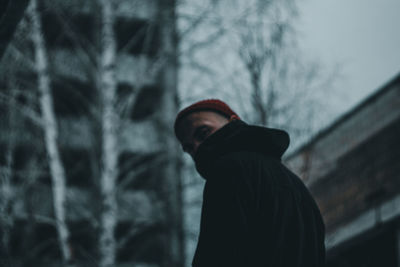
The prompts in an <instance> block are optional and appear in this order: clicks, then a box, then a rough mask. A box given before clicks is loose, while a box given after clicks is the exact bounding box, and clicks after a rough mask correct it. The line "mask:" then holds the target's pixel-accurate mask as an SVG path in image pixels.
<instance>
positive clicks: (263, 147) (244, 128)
mask: <svg viewBox="0 0 400 267" xmlns="http://www.w3.org/2000/svg"><path fill="white" fill-rule="evenodd" d="M288 146H289V135H288V134H287V133H286V132H285V131H282V130H278V129H271V128H266V127H260V126H253V125H248V124H247V123H245V122H243V121H241V120H234V121H232V122H230V123H228V124H226V125H225V126H224V127H222V128H221V129H219V130H218V131H216V132H215V133H214V134H212V135H211V136H210V137H208V138H207V139H206V140H205V141H204V142H203V143H202V144H201V145H200V146H199V148H198V150H197V153H196V155H195V157H194V161H195V163H196V169H197V171H198V172H199V173H200V174H201V176H203V178H205V179H206V178H207V177H206V176H208V175H207V173H208V171H209V170H210V169H212V168H213V163H214V162H215V161H216V160H217V159H218V158H220V157H221V156H224V155H226V154H229V153H234V152H240V151H247V152H258V153H260V154H263V155H266V156H270V157H274V158H276V159H279V160H280V159H281V157H282V155H283V153H285V151H286V149H287V148H288Z"/></svg>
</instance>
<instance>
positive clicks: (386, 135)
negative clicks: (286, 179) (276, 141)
mask: <svg viewBox="0 0 400 267" xmlns="http://www.w3.org/2000/svg"><path fill="white" fill-rule="evenodd" d="M399 136H400V76H397V77H395V78H394V79H393V80H392V81H390V82H389V83H388V84H386V85H385V86H383V87H382V88H381V89H380V90H378V91H377V92H376V93H375V94H373V95H372V96H370V97H369V98H368V99H366V100H365V101H363V102H362V103H361V104H359V105H358V106H356V107H355V108H354V109H353V110H351V111H350V112H348V113H347V114H345V115H344V116H343V117H341V118H340V119H339V120H338V121H336V122H335V123H334V124H333V125H332V126H331V127H329V128H327V129H325V130H324V131H322V132H321V133H320V134H319V135H317V136H316V137H315V138H314V139H313V140H312V141H311V142H310V143H308V144H307V145H305V146H303V147H302V148H300V149H299V150H298V151H296V152H294V153H293V154H291V155H290V156H289V157H288V158H287V159H286V163H287V164H288V165H289V166H290V167H291V168H292V169H293V170H295V171H296V172H297V173H299V174H300V175H301V177H302V179H303V181H304V182H305V183H306V185H307V186H308V188H309V189H310V191H311V192H312V194H313V196H314V197H315V199H316V201H317V203H318V205H319V207H320V209H321V212H322V215H323V218H324V221H325V224H326V241H325V244H326V248H327V263H328V264H327V266H329V267H334V266H335V267H336V266H341V267H345V266H370V267H375V266H393V267H395V266H396V267H397V266H400V153H399V151H400V143H399V140H398V139H399Z"/></svg>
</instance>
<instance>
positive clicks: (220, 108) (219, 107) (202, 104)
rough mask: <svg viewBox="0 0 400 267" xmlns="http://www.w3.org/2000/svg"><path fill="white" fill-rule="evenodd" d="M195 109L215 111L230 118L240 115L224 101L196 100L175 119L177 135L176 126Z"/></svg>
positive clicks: (237, 117) (236, 117)
mask: <svg viewBox="0 0 400 267" xmlns="http://www.w3.org/2000/svg"><path fill="white" fill-rule="evenodd" d="M195 111H215V112H217V113H219V114H221V115H223V116H225V117H226V118H227V119H229V120H234V119H237V120H239V119H240V117H239V116H238V115H237V114H236V113H235V112H234V111H233V110H232V109H231V108H230V107H229V106H228V105H227V104H226V103H225V102H223V101H221V100H218V99H206V100H201V101H199V102H196V103H194V104H192V105H190V106H188V107H186V108H184V109H182V110H181V111H180V112H179V113H178V115H177V116H176V119H175V124H174V129H175V135H176V130H177V129H176V127H177V126H178V123H179V122H180V121H181V120H182V119H183V118H184V117H185V116H187V115H188V114H190V113H192V112H195Z"/></svg>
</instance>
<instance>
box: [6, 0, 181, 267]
mask: <svg viewBox="0 0 400 267" xmlns="http://www.w3.org/2000/svg"><path fill="white" fill-rule="evenodd" d="M14 2H16V1H14ZM24 2H27V1H24ZM95 2H96V1H80V0H72V1H62V0H61V1H51V0H47V1H40V3H41V6H40V9H41V12H42V25H43V31H44V32H43V34H44V38H45V41H46V47H47V50H48V52H49V62H50V69H51V80H52V93H53V101H54V109H55V113H56V115H57V119H58V129H59V135H60V136H59V148H60V150H61V155H62V160H63V163H64V166H65V170H66V176H67V187H68V191H67V219H68V226H69V229H70V231H71V238H70V247H71V250H72V252H73V255H74V259H75V260H76V263H78V264H80V265H79V266H96V258H97V256H96V248H97V232H98V214H99V209H100V207H99V203H100V201H99V194H98V190H96V188H97V187H98V179H99V162H100V156H101V155H100V146H101V144H100V140H101V139H100V135H101V133H100V128H99V124H98V122H97V121H96V120H97V118H98V117H97V115H96V114H100V108H101V107H99V105H98V101H99V100H98V93H97V92H96V84H95V83H94V81H95V80H96V77H93V71H92V68H94V66H95V64H96V60H98V58H96V51H98V49H99V47H98V40H99V38H101V36H99V31H98V29H99V19H98V16H97V15H98V9H96V5H95V4H94V3H95ZM116 2H118V3H117V10H116V25H115V32H116V39H117V40H116V41H117V49H118V58H117V66H116V69H117V73H116V74H117V81H118V110H119V112H120V114H121V118H122V120H121V126H122V127H121V130H120V132H118V133H117V134H118V139H119V150H120V156H119V163H118V164H119V177H118V193H117V196H118V202H119V213H118V225H117V229H116V233H115V234H116V237H117V241H118V244H119V245H118V254H117V261H118V263H120V265H121V266H125V265H126V266H181V264H182V262H183V259H182V258H183V244H182V241H183V236H182V231H181V211H180V205H181V204H180V197H179V190H180V179H179V177H178V176H176V175H177V174H178V171H177V170H178V164H179V160H178V158H176V157H175V156H176V153H174V151H171V150H168V149H169V147H168V146H166V143H170V142H171V140H172V139H171V138H174V137H173V136H172V135H173V132H172V122H173V119H174V116H175V114H176V108H177V106H178V105H177V103H176V100H177V97H176V86H177V85H176V73H177V65H176V37H175V18H174V16H173V15H174V11H173V9H174V3H173V1H161V0H140V1H128V0H126V1H125V0H124V1H116ZM167 9H168V10H170V12H169V13H168V17H167V16H166V15H165V12H166V10H167ZM24 37H25V39H24ZM10 39H11V38H10ZM10 42H11V43H6V42H3V43H4V45H8V50H7V51H6V52H5V54H4V56H3V58H2V61H1V62H0V67H1V68H2V70H5V69H8V70H10V68H12V72H11V71H10V73H12V74H13V75H7V77H4V75H2V76H3V77H2V80H1V89H0V90H1V91H2V93H3V95H7V94H9V93H10V92H11V91H12V92H13V93H12V94H14V97H15V103H16V106H15V107H11V108H12V109H13V110H14V111H13V112H11V108H10V106H9V105H10V102H7V101H3V102H1V103H0V109H1V112H2V114H3V115H2V116H1V119H0V121H1V122H0V123H1V130H0V147H1V149H2V151H4V153H2V155H1V158H0V165H1V167H2V168H5V166H8V167H10V166H11V167H12V168H11V170H12V172H11V173H12V175H11V186H12V188H13V190H12V192H13V193H12V196H11V199H12V200H11V201H10V202H9V203H8V204H9V205H8V207H7V209H6V210H7V212H8V214H9V215H10V216H12V218H11V217H10V223H9V224H10V231H11V232H10V233H9V245H10V247H9V255H11V257H12V258H15V259H21V261H20V262H22V264H27V263H29V265H24V266H47V265H46V264H48V265H49V266H50V265H51V262H56V261H58V260H59V259H60V257H61V255H60V251H59V249H58V243H57V232H56V229H55V226H54V222H52V218H54V216H53V206H52V194H51V179H50V176H49V171H48V164H47V157H46V151H45V149H44V144H43V142H44V141H43V132H42V130H41V129H40V127H38V125H35V123H34V120H32V116H30V115H33V114H32V113H34V112H31V114H29V109H32V110H33V111H38V110H39V109H38V103H37V102H36V100H37V94H38V93H37V90H36V86H37V85H36V81H37V79H36V75H35V74H34V72H33V71H32V69H30V68H29V66H27V65H29V64H26V65H24V64H15V56H16V55H20V56H21V57H26V58H27V59H26V60H25V62H29V61H30V60H32V59H33V57H32V45H31V44H30V41H29V23H26V22H25V26H23V25H20V28H19V29H17V30H16V32H15V36H14V39H13V40H11V41H10ZM3 43H2V44H3ZM160 51H163V52H164V54H163V55H165V54H167V56H168V59H167V60H168V62H169V64H167V65H165V64H164V65H163V64H161V63H162V61H163V60H166V59H165V57H164V58H161V57H160ZM159 66H162V67H160V69H159V70H157V69H155V68H157V67H159ZM152 70H153V71H152ZM4 73H5V72H3V74H4ZM16 88H17V89H16ZM14 89H15V90H14ZM10 113H12V114H10ZM5 114H8V115H7V116H6V115H5ZM10 117H11V118H10ZM2 237H3V235H2ZM135 264H136V265H135ZM0 265H1V263H0Z"/></svg>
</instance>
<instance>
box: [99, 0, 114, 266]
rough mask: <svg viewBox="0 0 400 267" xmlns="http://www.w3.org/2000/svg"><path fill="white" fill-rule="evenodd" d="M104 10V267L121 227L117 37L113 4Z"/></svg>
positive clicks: (103, 2)
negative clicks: (116, 101)
mask: <svg viewBox="0 0 400 267" xmlns="http://www.w3.org/2000/svg"><path fill="white" fill-rule="evenodd" d="M100 7H101V20H102V23H101V25H102V28H101V46H102V51H101V59H100V60H101V66H100V73H99V79H100V81H99V87H100V88H99V90H100V94H101V100H102V108H103V109H102V118H101V123H102V170H101V178H100V179H101V180H100V190H101V197H102V200H101V201H102V213H101V215H100V244H99V252H100V263H99V265H100V267H111V266H114V265H115V254H116V241H115V236H114V229H115V226H116V223H117V202H116V178H117V160H118V148H117V135H116V134H117V132H116V130H117V116H116V111H115V95H116V78H115V56H116V41H115V36H114V28H113V27H114V12H113V3H112V1H111V0H100Z"/></svg>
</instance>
